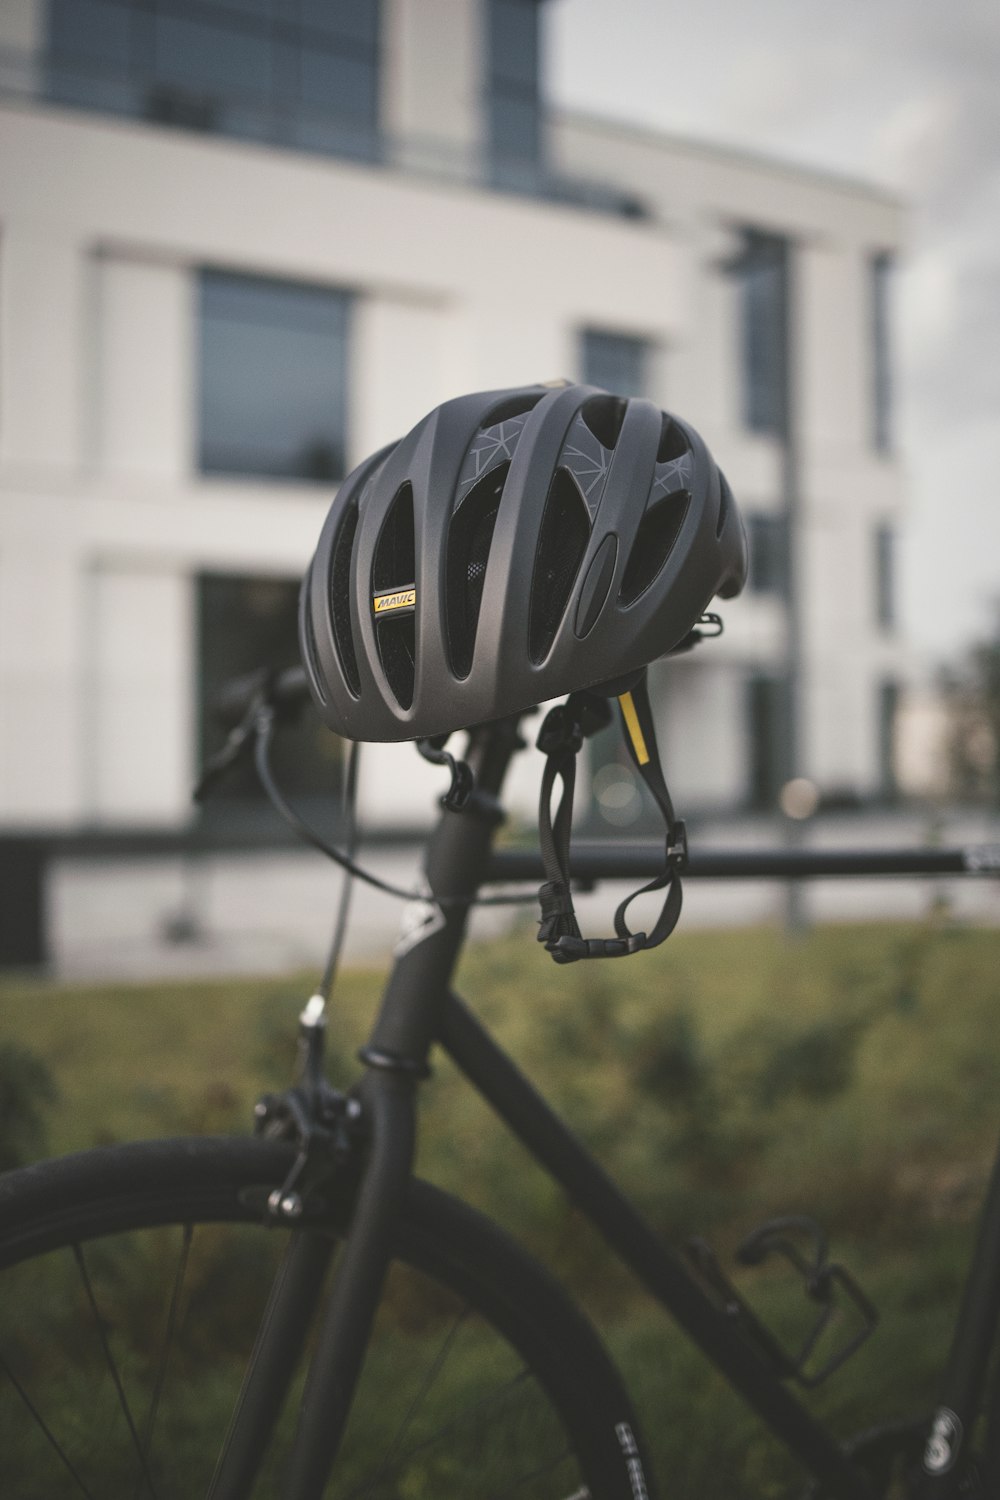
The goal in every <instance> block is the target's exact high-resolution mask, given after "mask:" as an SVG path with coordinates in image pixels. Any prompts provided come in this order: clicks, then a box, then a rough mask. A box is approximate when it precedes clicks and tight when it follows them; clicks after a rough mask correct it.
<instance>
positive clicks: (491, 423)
mask: <svg viewBox="0 0 1000 1500" xmlns="http://www.w3.org/2000/svg"><path fill="white" fill-rule="evenodd" d="M544 394H545V392H544V391H519V392H518V394H517V395H516V396H508V398H507V400H506V401H501V402H499V403H498V404H497V405H496V406H491V407H490V409H489V411H488V412H487V413H486V416H485V417H484V418H483V420H482V422H481V423H480V424H479V425H480V427H496V426H498V425H499V423H501V422H509V421H510V420H511V418H512V417H523V416H524V415H525V414H526V413H527V412H529V411H534V409H535V407H536V406H537V405H538V403H539V401H541V399H542V397H543V396H544Z"/></svg>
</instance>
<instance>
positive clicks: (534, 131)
mask: <svg viewBox="0 0 1000 1500" xmlns="http://www.w3.org/2000/svg"><path fill="white" fill-rule="evenodd" d="M539 9H540V6H539V3H538V0H487V7H486V20H487V68H486V85H487V87H486V94H487V98H486V105H487V111H486V122H487V139H488V146H487V155H488V162H489V175H490V177H491V178H492V180H493V181H494V183H496V185H497V186H498V187H511V188H516V189H522V190H525V191H529V192H530V191H535V190H537V189H538V187H539V186H540V183H541V179H542V169H543V155H544V152H543V122H542V102H541V93H540V83H539V80H540V24H539Z"/></svg>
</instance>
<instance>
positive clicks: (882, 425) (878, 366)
mask: <svg viewBox="0 0 1000 1500" xmlns="http://www.w3.org/2000/svg"><path fill="white" fill-rule="evenodd" d="M870 266H871V269H870V276H871V371H872V377H871V378H872V442H873V443H874V446H875V451H876V452H877V453H888V452H889V450H890V448H891V447H892V382H891V372H890V369H889V298H890V293H891V278H892V256H891V255H888V254H881V255H875V256H873V257H872V259H871V263H870Z"/></svg>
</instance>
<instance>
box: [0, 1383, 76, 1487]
mask: <svg viewBox="0 0 1000 1500" xmlns="http://www.w3.org/2000/svg"><path fill="white" fill-rule="evenodd" d="M0 1368H2V1369H3V1372H4V1374H5V1375H6V1376H7V1379H8V1380H9V1381H10V1383H11V1385H12V1386H13V1387H14V1389H15V1391H16V1392H17V1394H18V1395H19V1396H20V1398H21V1400H22V1401H23V1402H24V1404H25V1406H26V1407H27V1408H28V1410H29V1412H30V1413H31V1415H32V1417H34V1419H35V1422H36V1423H37V1425H38V1427H39V1428H40V1429H41V1431H42V1433H43V1434H44V1436H45V1437H46V1438H47V1440H48V1442H49V1443H50V1444H51V1446H52V1447H53V1449H54V1450H55V1452H56V1453H57V1454H58V1456H59V1458H60V1460H61V1462H62V1464H63V1466H64V1467H65V1468H66V1470H67V1471H68V1472H69V1473H70V1474H71V1475H72V1477H73V1481H74V1483H75V1484H76V1487H77V1489H78V1490H79V1491H80V1494H81V1495H86V1497H87V1500H94V1496H93V1494H92V1493H91V1491H90V1490H88V1488H87V1486H86V1485H85V1484H84V1482H83V1480H82V1479H81V1478H80V1475H79V1474H78V1472H77V1470H76V1469H75V1468H74V1466H73V1464H72V1463H71V1462H70V1460H69V1457H68V1455H67V1453H66V1451H65V1449H64V1448H63V1446H62V1444H61V1443H60V1442H59V1440H58V1438H57V1437H56V1435H55V1433H54V1432H53V1431H52V1428H51V1427H50V1426H49V1424H48V1422H46V1420H45V1418H44V1417H43V1416H42V1414H41V1412H40V1411H39V1410H38V1407H37V1406H36V1405H35V1403H34V1402H33V1401H32V1399H31V1397H30V1396H29V1395H28V1393H27V1391H26V1390H25V1389H24V1386H23V1385H22V1384H21V1382H20V1381H19V1380H18V1378H17V1376H16V1375H15V1374H14V1371H13V1370H12V1369H11V1367H10V1365H9V1364H8V1363H7V1361H6V1360H5V1359H4V1357H3V1355H2V1354H0Z"/></svg>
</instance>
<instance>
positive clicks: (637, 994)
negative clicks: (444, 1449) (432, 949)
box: [0, 909, 1000, 1497]
mask: <svg viewBox="0 0 1000 1500" xmlns="http://www.w3.org/2000/svg"><path fill="white" fill-rule="evenodd" d="M309 988H310V984H309V980H308V978H307V977H305V976H290V977H288V978H286V979H280V980H275V979H260V978H255V979H250V980H246V981H238V980H225V981H218V982H202V983H197V984H187V983H186V984H184V985H183V986H181V985H168V984H153V985H143V986H121V987H118V988H112V989H107V988H105V989H102V990H101V991H99V992H98V991H96V990H93V991H91V990H85V989H80V988H69V987H63V986H51V985H46V984H43V983H40V982H37V981H27V980H23V981H12V980H8V981H6V982H5V984H4V986H3V988H2V991H0V993H2V996H3V1000H4V1011H5V1018H6V1031H7V1035H8V1038H9V1041H8V1043H7V1046H6V1048H5V1050H4V1052H3V1054H2V1055H0V1129H2V1136H0V1151H2V1153H3V1159H4V1160H5V1161H7V1162H13V1161H15V1160H24V1159H26V1158H27V1157H30V1156H32V1155H36V1154H39V1153H40V1152H41V1151H42V1150H44V1149H52V1150H56V1151H62V1150H67V1149H73V1148H78V1147H86V1146H90V1145H92V1144H95V1143H97V1142H106V1141H109V1140H115V1139H128V1138H132V1137H135V1136H144V1135H145V1136H152V1135H160V1134H170V1133H185V1132H203V1131H224V1132H226V1131H234V1130H242V1129H243V1128H244V1127H245V1126H246V1125H247V1124H248V1122H249V1119H250V1111H251V1107H252V1104H253V1101H254V1099H255V1097H256V1095H257V1094H258V1093H259V1092H261V1091H262V1090H263V1089H265V1088H275V1087H280V1086H281V1085H282V1083H283V1081H284V1080H286V1079H287V1078H288V1077H289V1076H290V1072H291V1068H292V1063H293V1055H294V1042H295V1018H296V1015H297V1011H298V1009H299V1007H300V1005H301V1003H302V1000H303V999H304V997H305V996H306V995H307V994H308V993H309ZM379 989H380V978H379V976H378V975H376V974H375V973H372V972H368V971H364V970H354V971H349V972H347V973H345V974H344V975H343V976H342V978H341V980H340V982H339V984H338V987H337V992H336V995H335V1000H334V1005H333V1014H332V1017H331V1026H330V1051H331V1058H330V1072H331V1075H332V1077H333V1079H334V1081H335V1082H338V1083H347V1082H349V1081H350V1079H351V1078H352V1076H354V1073H355V1071H356V1065H355V1064H354V1063H353V1062H352V1058H353V1054H354V1052H355V1050H356V1048H357V1046H358V1045H359V1043H360V1042H361V1040H362V1039H363V1037H364V1036H365V1034H366V1030H367V1027H368V1025H369V1023H370V1018H371V1016H372V1013H373V1010H374V1007H375V1005H376V1004H377V999H378V994H379ZM460 989H461V992H462V993H463V994H464V995H465V996H466V997H467V998H468V1000H469V1003H470V1004H471V1005H472V1007H473V1008H474V1010H475V1011H476V1012H477V1013H478V1014H479V1015H480V1016H481V1017H482V1018H483V1020H484V1021H485V1022H486V1023H487V1024H488V1025H489V1026H490V1027H491V1029H493V1030H494V1031H495V1033H496V1034H497V1035H498V1037H499V1038H500V1040H501V1041H502V1043H503V1044H504V1045H505V1046H506V1047H507V1048H508V1050H509V1051H510V1052H511V1053H512V1054H513V1056H514V1057H515V1058H516V1059H517V1061H518V1062H519V1063H520V1065H521V1066H522V1067H523V1068H524V1069H525V1070H526V1071H527V1072H528V1074H529V1076H530V1077H532V1079H533V1080H534V1081H535V1082H536V1083H537V1084H538V1085H539V1086H540V1087H541V1088H542V1090H543V1091H544V1092H545V1093H546V1094H547V1096H548V1097H549V1098H550V1100H551V1101H552V1102H553V1103H554V1104H555V1106H556V1107H557V1108H558V1109H559V1110H560V1112H561V1113H563V1114H564V1116H565V1117H566V1118H567V1119H568V1120H569V1121H570V1122H571V1123H572V1124H573V1125H574V1127H575V1128H576V1129H577V1131H578V1132H579V1134H580V1135H581V1136H582V1137H583V1138H584V1140H585V1141H586V1142H587V1143H588V1145H589V1146H590V1147H591V1149H592V1150H593V1151H594V1152H595V1154H596V1155H597V1156H598V1158H599V1159H600V1160H601V1162H602V1163H603V1164H604V1165H605V1166H606V1167H607V1168H608V1169H609V1170H610V1171H611V1172H612V1173H613V1174H614V1175H615V1176H616V1177H617V1178H618V1180H619V1181H620V1182H621V1184H622V1185H623V1186H624V1188H625V1189H626V1190H627V1191H628V1192H629V1193H630V1194H631V1195H633V1196H634V1197H635V1199H636V1200H637V1202H638V1203H639V1204H640V1206H641V1207H642V1208H643V1210H644V1211H645V1212H646V1213H647V1214H648V1215H649V1217H650V1219H651V1220H652V1222H653V1224H654V1225H655V1227H656V1229H657V1230H658V1231H660V1232H661V1233H662V1234H663V1235H664V1236H665V1237H666V1238H667V1239H669V1240H670V1242H671V1243H672V1244H675V1245H678V1244H680V1243H682V1242H683V1241H684V1240H685V1239H686V1238H687V1237H688V1236H690V1235H693V1234H696V1233H697V1234H701V1235H705V1236H707V1237H708V1238H709V1239H710V1241H711V1242H712V1244H713V1246H714V1247H715V1249H716V1251H717V1252H718V1254H719V1257H720V1260H721V1261H722V1263H723V1265H724V1266H725V1267H726V1268H727V1271H730V1272H731V1273H732V1274H733V1277H734V1280H735V1281H736V1283H737V1285H738V1286H739V1287H740V1289H741V1291H742V1292H743V1294H744V1295H745V1296H746V1297H747V1298H748V1300H750V1301H751V1302H752V1303H753V1304H754V1305H755V1306H756V1307H758V1308H759V1309H760V1310H761V1311H762V1313H763V1314H764V1316H765V1317H766V1319H767V1320H768V1321H769V1322H770V1323H771V1324H772V1325H773V1326H775V1327H776V1328H777V1329H778V1330H779V1331H780V1332H781V1333H782V1335H783V1336H784V1337H785V1338H787V1339H788V1340H789V1342H791V1343H794V1342H795V1341H796V1339H799V1338H801V1336H802V1333H803V1332H804V1329H805V1327H806V1326H807V1325H808V1322H809V1320H810V1311H811V1305H810V1304H808V1303H807V1302H806V1299H805V1298H804V1297H803V1295H802V1292H801V1288H800V1286H799V1284H798V1283H797V1282H796V1281H795V1278H794V1277H793V1276H792V1275H791V1274H790V1273H789V1272H788V1270H787V1268H786V1269H784V1270H782V1269H781V1268H780V1267H779V1266H778V1265H771V1264H768V1265H766V1266H765V1267H763V1268H762V1269H759V1270H756V1271H735V1270H734V1269H733V1261H732V1252H733V1250H734V1248H735V1246H736V1244H738V1242H739V1240H740V1239H742V1237H743V1236H744V1235H745V1234H746V1233H748V1232H749V1231H750V1230H751V1229H752V1228H753V1227H754V1226H755V1225H756V1224H757V1223H758V1222H760V1221H761V1220H762V1219H766V1218H768V1217H771V1216H772V1215H777V1214H785V1213H809V1214H812V1215H814V1216H815V1217H816V1218H818V1219H819V1220H820V1221H821V1222H822V1223H823V1225H824V1227H825V1228H826V1229H827V1230H828V1231H829V1233H830V1235H831V1238H832V1241H833V1255H834V1257H835V1258H837V1259H841V1260H844V1261H845V1262H846V1263H847V1264H848V1266H849V1267H850V1268H851V1269H852V1270H853V1271H855V1272H856V1274H857V1275H858V1278H859V1280H860V1281H861V1283H862V1285H863V1286H864V1287H865V1289H866V1290H867V1291H868V1292H869V1293H870V1295H871V1296H872V1297H873V1298H874V1300H875V1302H876V1304H877V1305H878V1306H879V1308H880V1310H881V1311H882V1313H883V1315H884V1316H883V1322H882V1325H881V1326H880V1328H879V1329H878V1331H877V1333H876V1335H875V1336H874V1337H873V1338H872V1339H871V1340H870V1341H869V1342H868V1344H866V1345H865V1346H864V1348H863V1349H862V1351H861V1352H860V1353H859V1354H858V1355H857V1356H856V1357H855V1358H854V1359H853V1360H851V1361H850V1363H849V1364H848V1365H847V1366H846V1367H845V1368H844V1369H843V1370H842V1371H841V1372H840V1373H838V1374H837V1375H836V1376H834V1378H833V1379H832V1380H831V1381H830V1383H829V1384H828V1385H827V1386H824V1387H823V1389H822V1390H821V1392H820V1393H819V1395H818V1397H817V1398H810V1399H811V1400H816V1402H817V1405H818V1407H819V1409H820V1410H821V1411H822V1412H824V1413H825V1414H828V1415H830V1416H831V1417H832V1418H833V1419H834V1420H836V1421H837V1422H838V1423H839V1424H841V1427H842V1429H843V1430H844V1431H850V1430H852V1429H854V1428H861V1427H867V1426H870V1425H871V1424H872V1423H873V1422H875V1421H878V1420H882V1419H886V1420H888V1419H890V1418H895V1417H902V1416H909V1415H914V1414H916V1413H919V1412H920V1411H921V1410H926V1409H928V1408H929V1407H930V1405H931V1403H932V1401H933V1397H934V1376H935V1372H936V1371H937V1370H938V1369H939V1368H940V1364H941V1361H942V1359H943V1355H944V1351H945V1349H946V1347H947V1339H948V1330H949V1324H950V1320H951V1319H952V1318H953V1316H954V1309H955V1305H956V1302H957V1297H958V1293H959V1289H960V1286H961V1277H962V1273H963V1267H964V1263H965V1258H966V1257H967V1255H968V1252H969V1246H970V1239H971V1231H972V1225H973V1223H974V1220H975V1215H976V1209H977V1205H978V1202H979V1200H980V1197H981V1194H982V1192H983V1190H984V1188H985V1186H986V1182H987V1179H988V1175H989V1170H990V1165H991V1161H992V1156H993V1152H994V1149H995V1144H996V1139H995V1138H996V1132H997V1126H998V1123H1000V1122H998V1119H997V1114H998V1111H997V1109H996V1105H995V1101H996V1100H997V1098H998V1097H1000V1048H997V1047H994V1046H992V1045H991V1038H992V1037H993V1036H994V1035H995V1031H996V1017H997V1015H998V1013H1000V964H998V963H997V939H996V935H995V933H993V932H991V931H988V930H983V929H970V928H959V927H954V926H952V925H950V924H949V922H948V920H947V918H946V915H945V914H944V913H943V912H941V911H936V910H933V909H932V911H931V914H930V916H929V918H928V920H927V921H926V922H924V923H922V924H918V925H912V926H903V925H899V926H888V925H878V926H876V925H871V926H858V927H849V928H848V927H822V928H816V929H814V930H813V931H811V932H810V933H808V934H807V935H806V936H804V937H803V938H801V939H799V940H797V941H790V940H788V939H787V938H785V937H784V936H783V935H782V934H781V933H779V932H778V931H776V930H767V929H752V930H744V931H727V932H712V933H697V932H695V933H687V934H679V935H677V936H676V937H674V938H673V939H672V940H671V942H670V943H669V944H668V945H667V946H666V947H665V948H664V949H662V950H660V951H659V952H658V953H657V954H656V955H655V957H648V958H645V959H644V960H642V961H641V962H639V963H635V964H629V965H604V966H602V965H593V966H591V967H586V966H581V967H580V968H579V969H578V970H576V971H574V972H573V973H572V974H571V975H567V974H566V972H565V971H564V970H559V969H557V968H556V967H555V966H553V965H550V964H548V963H546V962H545V960H544V958H543V956H542V955H541V954H540V953H539V952H538V951H537V950H536V947H535V944H534V943H533V942H532V941H531V940H530V935H529V933H528V932H527V931H525V932H522V933H520V934H516V935H514V936H513V937H511V938H510V939H508V940H505V941H503V942H501V943H499V944H494V945H491V946H489V947H473V948H471V949H470V950H469V951H468V953H467V955H466V958H465V961H464V964H463V971H462V975H461V982H460ZM420 1170H421V1172H422V1174H423V1175H425V1176H427V1177H429V1178H432V1179H433V1180H435V1181H437V1182H439V1183H442V1184H444V1185H445V1186H447V1187H450V1188H452V1189H453V1190H455V1191H457V1192H459V1193H461V1194H462V1196H464V1197H466V1198H468V1199H471V1200H472V1201H473V1202H475V1203H477V1204H478V1205H480V1206H482V1207H485V1208H488V1209H489V1210H490V1212H491V1213H493V1214H494V1215H495V1216H496V1217H498V1218H499V1219H500V1220H501V1221H502V1222H504V1223H505V1224H506V1225H507V1227H508V1228H510V1229H511V1230H512V1231H513V1232H514V1233H515V1234H516V1235H517V1236H518V1237H519V1238H520V1239H522V1240H523V1241H525V1242H526V1243H527V1244H528V1245H529V1247H530V1248H531V1249H532V1250H533V1251H534V1252H535V1253H537V1254H538V1255H540V1256H541V1257H542V1258H543V1259H544V1260H546V1261H547V1262H549V1263H550V1264H554V1265H555V1266H557V1267H558V1268H559V1270H560V1273H561V1274H562V1275H563V1276H565V1277H566V1278H567V1279H568V1280H569V1281H570V1283H571V1285H572V1287H573V1289H574V1291H575V1292H576V1294H577V1295H578V1296H579V1297H580V1298H581V1299H582V1300H583V1301H584V1303H585V1304H586V1306H587V1308H588V1310H589V1311H590V1313H591V1315H592V1316H593V1317H594V1318H595V1319H596V1320H597V1322H598V1323H599V1325H600V1326H601V1328H602V1331H603V1332H604V1334H605V1336H606V1337H607V1338H608V1340H609V1342H610V1344H611V1345H612V1348H613V1350H614V1352H615V1354H616V1356H617V1357H618V1359H619V1360H620V1362H621V1364H622V1365H623V1366H624V1368H625V1371H626V1374H627V1376H628V1378H629V1380H630V1383H631V1384H632V1385H633V1388H634V1390H635V1391H636V1392H637V1393H638V1395H639V1399H640V1406H641V1408H642V1410H643V1411H644V1412H645V1414H646V1419H647V1426H648V1427H649V1430H650V1432H651V1433H652V1435H653V1439H654V1447H655V1448H656V1450H657V1455H658V1458H659V1461H660V1463H661V1464H662V1465H666V1466H669V1472H670V1474H671V1477H672V1482H673V1484H674V1486H675V1488H674V1490H673V1492H672V1493H674V1494H677V1495H681V1496H691V1497H693V1496H697V1495H702V1494H705V1495H707V1494H717V1493H726V1494H727V1495H732V1496H737V1497H738V1496H746V1497H750V1496H753V1497H763V1496H769V1495H778V1494H782V1493H786V1492H787V1486H788V1484H789V1483H790V1482H791V1476H790V1475H789V1474H788V1473H787V1472H786V1471H785V1469H784V1468H783V1466H782V1463H781V1461H780V1460H777V1459H775V1457H774V1455H773V1452H772V1451H771V1449H770V1447H769V1445H768V1442H767V1439H766V1438H765V1437H763V1436H762V1435H761V1434H760V1433H759V1431H758V1429H757V1428H756V1425H755V1423H754V1422H753V1420H752V1418H751V1417H749V1416H748V1415H747V1413H746V1412H745V1411H744V1410H743V1408H742V1406H741V1404H740V1403H739V1401H738V1400H736V1399H735V1398H734V1397H733V1396H732V1395H731V1394H730V1393H729V1392H727V1391H726V1390H725V1388H724V1387H723V1385H722V1383H721V1382H720V1381H719V1380H718V1379H717V1378H716V1377H715V1376H714V1375H713V1374H712V1372H711V1371H708V1370H706V1369H705V1367H704V1363H703V1361H701V1360H700V1359H699V1358H698V1356H697V1355H695V1354H694V1353H693V1352H692V1351H691V1350H689V1349H688V1348H687V1347H686V1345H685V1344H684V1342H683V1341H682V1340H681V1339H680V1337H679V1336H677V1335H675V1334H673V1333H672V1331H671V1330H670V1327H669V1321H668V1320H667V1319H666V1317H665V1316H662V1317H661V1316H660V1315H659V1314H658V1313H655V1312H651V1310H650V1307H649V1305H648V1304H647V1303H645V1302H644V1301H643V1300H642V1299H641V1298H640V1296H639V1295H638V1293H637V1288H636V1286H635V1284H634V1283H633V1282H632V1281H631V1280H630V1278H629V1277H628V1275H627V1274H626V1273H625V1272H624V1271H623V1270H622V1269H621V1268H620V1267H618V1266H616V1265H615V1264H614V1263H613V1262H611V1260H610V1259H609V1257H608V1255H607V1253H606V1251H605V1249H604V1247H603V1244H602V1243H601V1241H600V1240H599V1239H598V1237H597V1236H596V1235H595V1234H594V1233H593V1231H591V1230H590V1229H589V1228H588V1226H586V1225H585V1224H584V1223H583V1221H582V1220H581V1218H580V1216H579V1215H578V1214H577V1213H576V1212H575V1211H574V1210H573V1209H572V1208H571V1207H570V1206H569V1205H568V1204H567V1203H566V1202H565V1200H564V1199H563V1197H562V1195H561V1193H560V1192H559V1191H558V1190H557V1189H555V1188H554V1187H553V1186H552V1185H551V1184H550V1183H549V1182H548V1181H547V1179H546V1178H545V1177H544V1175H543V1174H542V1173H541V1172H540V1171H539V1170H538V1168H537V1167H535V1166H534V1164H533V1163H532V1162H531V1161H530V1160H529V1158H528V1157H527V1155H526V1153H525V1152H524V1151H523V1150H522V1149H521V1147H520V1146H518V1145H517V1143H516V1142H514V1141H513V1140H512V1139H511V1138H510V1136H509V1135H508V1134H507V1133H506V1132H505V1131H504V1130H503V1129H502V1127H500V1126H499V1125H498V1123H497V1122H496V1121H495V1120H494V1119H493V1117H492V1116H491V1115H490V1113H489V1111H488V1110H487V1108H486V1106H485V1105H483V1104H482V1102H481V1101H479V1100H478V1099H477V1098H476V1097H475V1096H474V1095H472V1093H471V1091H470V1090H469V1089H468V1088H467V1086H465V1085H464V1083H463V1081H462V1080H461V1078H460V1077H459V1076H458V1074H457V1072H456V1070H455V1069H454V1067H453V1066H452V1065H451V1063H450V1062H449V1061H448V1060H447V1059H446V1058H445V1057H443V1056H441V1057H440V1058H439V1059H438V1060H437V1062H436V1067H435V1075H434V1078H433V1079H432V1081H431V1082H430V1083H429V1084H428V1085H427V1087H426V1089H425V1091H424V1096H423V1100H422V1124H421V1147H420ZM873 1393H874V1399H873ZM883 1393H884V1394H883ZM664 1413H668V1414H672V1420H671V1421H669V1422H667V1421H664ZM664 1472H667V1470H664ZM710 1476H711V1477H710ZM723 1478H724V1479H725V1485H726V1486H727V1487H726V1488H724V1489H718V1488H713V1487H712V1486H713V1485H718V1484H720V1483H722V1480H723Z"/></svg>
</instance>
